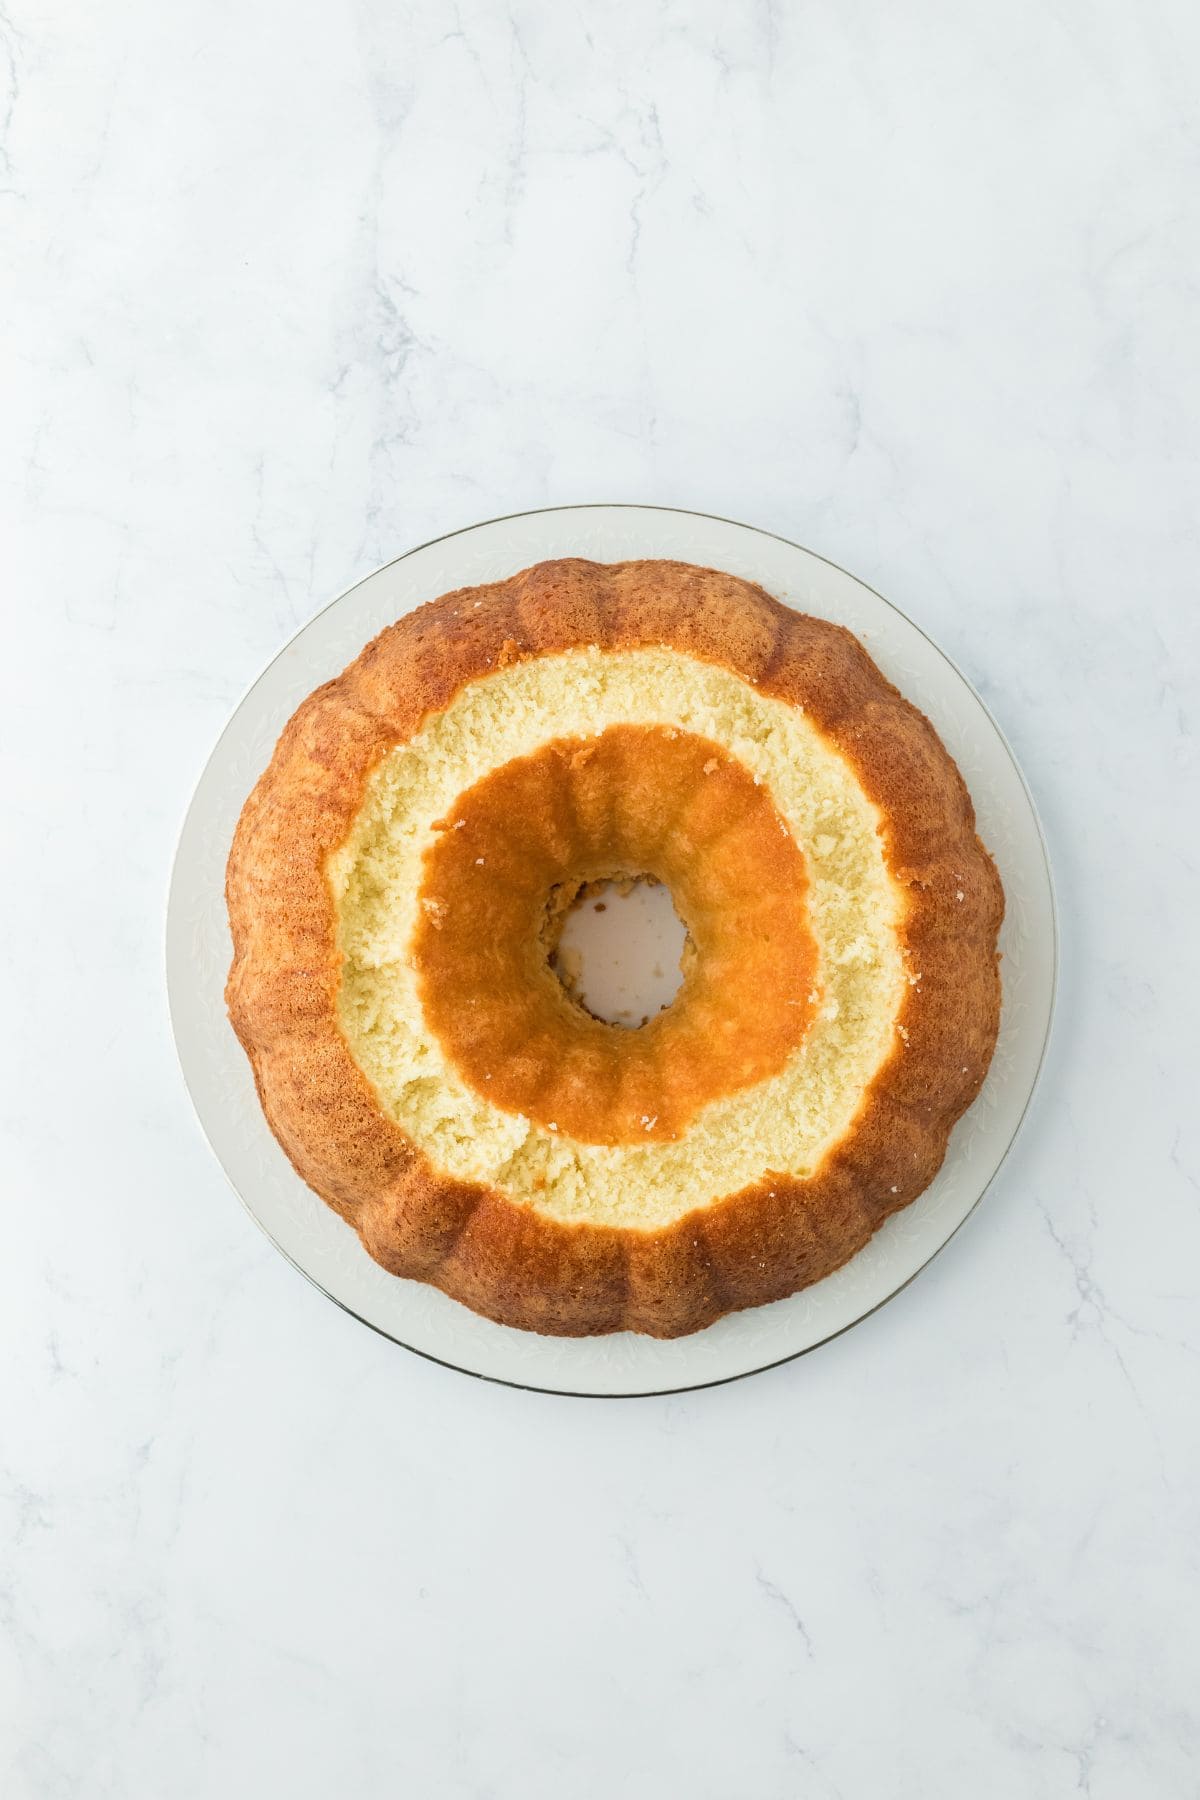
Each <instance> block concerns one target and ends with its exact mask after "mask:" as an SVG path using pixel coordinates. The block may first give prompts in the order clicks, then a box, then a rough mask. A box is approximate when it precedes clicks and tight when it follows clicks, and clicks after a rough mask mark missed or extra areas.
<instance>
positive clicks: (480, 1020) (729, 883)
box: [413, 725, 818, 1144]
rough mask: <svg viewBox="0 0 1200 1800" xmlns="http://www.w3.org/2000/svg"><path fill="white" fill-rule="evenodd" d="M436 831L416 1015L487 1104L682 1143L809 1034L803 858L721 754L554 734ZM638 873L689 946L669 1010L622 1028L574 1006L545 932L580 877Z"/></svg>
mask: <svg viewBox="0 0 1200 1800" xmlns="http://www.w3.org/2000/svg"><path fill="white" fill-rule="evenodd" d="M439 823H440V824H441V827H442V828H441V829H440V830H439V831H438V835H437V837H436V838H435V840H434V842H433V844H432V845H431V847H430V848H429V850H428V851H427V852H426V856H425V880H424V885H423V888H422V890H421V897H420V913H419V916H418V920H417V928H416V935H415V938H414V942H413V957H414V960H415V963H416V967H417V971H418V985H419V990H420V996H421V1004H422V1006H423V1008H424V1011H425V1016H426V1018H427V1019H428V1021H429V1023H430V1025H431V1026H432V1028H433V1030H434V1031H435V1032H436V1033H437V1035H438V1037H439V1038H440V1040H441V1042H442V1044H443V1045H444V1046H445V1048H446V1050H447V1053H448V1055H449V1057H450V1059H451V1061H452V1062H453V1064H454V1066H455V1068H456V1069H457V1070H458V1071H459V1072H460V1073H461V1074H462V1075H463V1077H464V1078H465V1079H466V1080H467V1081H469V1082H470V1083H471V1084H472V1085H473V1086H474V1087H475V1088H476V1090H477V1091H478V1092H479V1093H481V1094H482V1095H483V1097H484V1098H485V1099H486V1100H488V1101H489V1102H491V1103H492V1104H493V1105H496V1106H500V1107H505V1108H508V1109H509V1110H510V1111H512V1112H514V1113H521V1114H524V1115H525V1116H526V1117H528V1118H530V1119H535V1120H537V1121H538V1122H539V1123H541V1124H542V1125H544V1126H545V1127H546V1129H547V1130H550V1131H556V1132H563V1133H567V1134H569V1135H570V1136H572V1137H575V1138H578V1139H580V1140H581V1141H583V1142H585V1143H590V1144H621V1143H627V1144H628V1143H645V1142H647V1141H652V1140H656V1139H669V1138H676V1137H678V1136H679V1134H680V1132H681V1130H682V1129H683V1127H684V1126H686V1125H687V1124H688V1122H689V1121H690V1120H691V1119H692V1118H693V1117H694V1115H695V1114H696V1112H697V1111H698V1110H699V1109H700V1107H702V1106H703V1105H705V1104H706V1102H708V1101H711V1100H713V1099H715V1098H716V1097H717V1096H718V1095H722V1094H728V1093H732V1092H735V1091H736V1090H737V1089H740V1088H745V1087H749V1086H750V1085H752V1084H753V1083H755V1082H758V1081H761V1080H763V1079H764V1078H765V1077H766V1076H768V1075H773V1074H774V1073H775V1072H776V1071H777V1070H778V1069H780V1068H782V1066H783V1064H784V1063H785V1062H786V1060H787V1058H788V1056H789V1055H790V1054H791V1053H792V1051H794V1050H795V1048H796V1046H797V1044H798V1043H799V1042H800V1040H801V1038H802V1037H803V1035H804V1032H805V1030H806V1028H807V1026H808V1022H809V1019H810V1017H811V1016H812V1013H813V1010H814V1004H815V1002H816V1000H817V997H818V996H817V991H816V988H815V985H814V984H815V982H816V978H817V976H816V969H817V951H816V945H815V943H814V941H813V937H812V932H811V930H810V928H809V923H808V909H807V904H806V893H807V886H808V882H807V876H806V873H805V867H804V858H803V855H802V854H801V852H800V850H799V848H798V846H797V844H796V842H795V840H794V839H793V838H792V836H791V834H790V832H789V831H788V829H787V826H786V825H785V824H784V821H783V820H782V818H781V817H780V815H779V813H778V812H777V811H776V810H775V807H774V806H773V804H772V802H771V800H770V797H769V795H768V793H767V790H766V789H765V787H764V786H763V785H762V784H761V783H756V782H755V781H754V779H753V777H752V776H751V775H750V774H749V773H748V771H747V770H746V769H745V768H744V767H743V766H742V765H741V764H740V763H738V762H736V761H734V760H733V758H731V757H730V756H728V755H727V754H726V752H725V751H724V750H723V749H722V748H721V746H720V745H718V744H715V743H713V742H711V740H708V739H705V738H701V737H697V736H696V735H695V734H693V733H691V732H682V731H678V730H676V729H674V728H673V727H667V728H651V727H646V726H638V725H613V726H610V727H609V728H608V730H606V731H604V732H603V733H602V734H601V735H600V736H599V737H596V738H589V739H578V738H576V739H571V738H566V739H562V738H560V739H556V740H554V741H553V742H551V743H549V744H546V745H545V746H544V747H543V748H542V749H541V750H538V751H535V752H534V753H533V754H532V755H530V756H524V757H516V758H514V759H513V760H512V761H510V762H506V763H504V764H503V765H502V766H501V767H500V768H498V769H496V770H494V771H493V772H492V773H491V774H490V775H487V776H485V777H484V778H483V779H482V780H481V781H479V782H477V783H476V784H475V785H474V786H473V787H471V788H469V789H468V790H467V791H466V793H464V794H463V795H461V796H460V798H459V800H458V801H457V803H456V805H455V807H454V810H453V812H452V813H451V814H449V815H448V816H447V818H446V819H445V820H444V821H441V822H439ZM642 874H647V875H651V876H654V877H655V878H657V879H658V880H660V881H664V882H665V883H666V884H667V885H668V887H669V888H670V890H671V892H672V894H673V896H674V898H675V902H676V905H677V907H678V910H679V913H680V915H681V917H682V919H683V922H684V924H685V925H686V927H687V930H688V934H689V937H690V939H691V943H692V946H693V947H694V954H693V955H692V956H691V957H690V958H689V967H688V971H687V975H686V978H685V981H684V984H683V987H682V989H681V991H680V992H679V994H678V995H677V996H676V998H675V1000H674V1001H673V1003H672V1004H671V1006H669V1007H668V1008H667V1009H666V1010H665V1011H664V1012H661V1013H659V1014H658V1016H657V1017H656V1018H654V1019H652V1020H650V1021H648V1022H647V1023H646V1024H645V1025H644V1026H643V1027H642V1028H641V1029H640V1030H628V1029H626V1028H624V1027H622V1026H619V1025H612V1024H607V1023H605V1022H603V1021H602V1020H599V1019H596V1018H593V1017H592V1016H591V1015H590V1014H589V1013H587V1012H585V1011H584V1009H583V1008H582V1007H581V1006H580V1005H578V1004H576V1003H575V1002H574V1001H572V999H571V998H570V997H569V995H568V994H567V992H566V990H565V989H564V987H563V985H562V983H561V982H560V981H559V980H558V979H557V978H556V976H555V974H554V971H553V969H552V967H551V965H550V961H549V959H548V955H547V949H548V927H551V926H552V924H553V921H554V916H555V906H554V903H555V902H556V901H558V902H559V903H560V904H561V901H562V900H564V899H566V898H568V897H569V894H570V893H571V892H573V891H577V890H578V888H579V887H580V886H581V885H582V884H583V883H585V882H589V881H594V880H599V879H603V878H606V877H609V876H617V877H620V876H627V875H634V876H637V875H642ZM564 890H566V892H564ZM548 902H549V903H550V905H549V907H548Z"/></svg>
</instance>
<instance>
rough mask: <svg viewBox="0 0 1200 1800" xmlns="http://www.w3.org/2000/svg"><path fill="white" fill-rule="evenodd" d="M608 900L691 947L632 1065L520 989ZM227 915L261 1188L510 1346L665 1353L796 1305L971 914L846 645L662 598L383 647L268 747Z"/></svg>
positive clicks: (960, 959) (589, 581)
mask: <svg viewBox="0 0 1200 1800" xmlns="http://www.w3.org/2000/svg"><path fill="white" fill-rule="evenodd" d="M640 876H650V877H653V878H656V879H657V880H659V881H662V882H664V883H666V884H667V886H668V888H669V889H670V892H671V895H672V897H673V899H674V901H675V904H676V907H677V910H678V912H679V915H680V917H681V919H682V920H683V922H684V924H685V925H686V927H687V931H688V943H687V948H686V951H685V961H684V977H683V981H682V985H681V986H680V989H679V992H678V994H677V996H676V998H675V999H674V1000H673V1001H672V1002H671V1004H670V1005H669V1006H667V1007H666V1008H665V1009H664V1010H663V1011H662V1012H660V1013H658V1014H657V1015H656V1016H655V1017H654V1018H653V1019H652V1020H650V1021H648V1022H647V1023H645V1024H644V1025H642V1026H641V1027H640V1028H636V1029H629V1028H626V1027H623V1026H621V1025H618V1024H611V1023H607V1022H605V1021H603V1020H601V1019H598V1018H596V1017H593V1016H592V1015H591V1014H590V1013H588V1012H587V1011H586V1010H585V1008H584V1007H583V1005H582V1004H581V1003H580V1002H579V1001H578V1000H577V999H576V998H575V997H573V995H572V993H571V992H569V991H568V988H567V987H566V986H564V984H563V982H562V981H560V980H559V978H558V976H557V974H556V972H555V968H554V964H553V951H554V947H555V940H556V934H557V932H558V930H559V928H560V927H561V922H562V918H563V915H564V913H565V911H566V910H567V908H568V907H569V906H570V904H571V902H572V900H573V899H574V898H575V896H576V895H577V894H578V893H579V892H580V890H581V889H582V888H583V887H584V885H585V884H589V883H593V882H596V881H601V880H605V879H608V878H620V877H640ZM227 898H228V905H229V917H230V923H231V927H232V932H233V943H234V959H233V966H232V969H231V971H230V976H229V983H228V989H227V998H228V1003H229V1011H230V1016H231V1019H232V1021H233V1025H234V1028H235V1030H236V1031H237V1034H238V1036H239V1038H240V1039H241V1042H242V1044H243V1046H244V1047H245V1050H246V1052H247V1055H248V1056H249V1058H250V1061H251V1063H252V1065H253V1069H254V1076H255V1080H256V1082H257V1084H258V1092H259V1096H260V1099H261V1102H262V1106H263V1109H264V1112H265V1114H266V1117H267V1120H268V1122H269V1123H270V1125H271V1128H272V1130H273V1131H274V1133H275V1135H276V1137H277V1138H278V1140H279V1142H280V1144H281V1145H282V1146H283V1148H284V1150H285V1151H286V1152H287V1154H288V1156H289V1157H290V1158H291V1160H292V1162H293V1163H294V1165H295V1167H296V1169H297V1170H298V1171H299V1173H300V1174H301V1175H302V1176H303V1178H304V1180H305V1181H306V1182H308V1183H309V1185H310V1186H311V1187H312V1188H314V1189H315V1190H316V1192H317V1193H318V1194H320V1195H321V1196H322V1197H323V1198H324V1199H325V1200H326V1201H328V1203H329V1204H330V1205H331V1206H333V1207H334V1208H336V1210H337V1211H338V1212H339V1213H340V1214H341V1215H342V1217H343V1218H344V1219H345V1220H347V1222H348V1223H349V1224H351V1225H352V1226H353V1227H354V1228H355V1230H356V1231H357V1232H358V1233H359V1236H360V1237H361V1239H362V1242H363V1244H364V1246H365V1247H366V1249H367V1250H368V1251H369V1252H370V1254H371V1255H372V1256H373V1257H375V1258H376V1259H377V1260H378V1261H379V1262H380V1263H382V1264H383V1266H384V1267H385V1268H387V1269H389V1270H391V1271H392V1272H393V1273H394V1274H396V1275H400V1276H407V1277H410V1278H414V1279H416V1280H420V1281H427V1282H432V1283H434V1284H435V1285H436V1286H437V1287H439V1288H441V1289H442V1290H443V1291H444V1292H445V1293H447V1294H449V1295H451V1296H452V1297H453V1298H454V1299H456V1300H459V1301H462V1302H463V1303H464V1304H465V1305H467V1306H469V1307H472V1308H474V1309H475V1310H476V1311H478V1312H481V1313H484V1314H486V1315H487V1316H488V1317H489V1318H492V1319H495V1320H498V1321H500V1322H501V1323H503V1324H506V1325H513V1326H519V1327H523V1328H525V1329H527V1330H532V1331H540V1332H549V1333H558V1334H562V1335H572V1336H581V1335H586V1334H590V1333H600V1332H612V1331H621V1330H631V1331H640V1332H646V1333H650V1334H652V1335H654V1336H658V1337H673V1336H679V1335H682V1334H684V1333H687V1332H692V1331H696V1330H698V1329H700V1328H701V1327H703V1326H706V1325H709V1324H711V1323H712V1322H713V1321H714V1320H716V1319H718V1318H720V1317H721V1315H722V1314H724V1313H727V1312H729V1311H732V1310H734V1309H736V1308H740V1307H746V1306H756V1305H760V1304H762V1303H763V1302H766V1301H771V1300H777V1299H780V1298H781V1297H783V1296H785V1295H788V1294H791V1293H794V1292H795V1291H796V1290H797V1289H799V1288H802V1287H804V1286H806V1285H807V1284H809V1283H810V1282H814V1281H818V1280H820V1279H821V1278H822V1277H823V1276H825V1275H828V1274H829V1273H830V1272H831V1271H833V1270H834V1269H836V1268H838V1267H839V1265H840V1264H842V1263H844V1262H845V1261H846V1260H847V1259H848V1258H849V1257H851V1256H853V1255H854V1254H855V1252H856V1251H857V1250H859V1249H860V1248H861V1247H862V1245H863V1244H865V1243H866V1242H867V1240H868V1239H869V1238H870V1237H871V1235H872V1233H873V1232H875V1231H876V1230H877V1229H878V1227H879V1226H880V1225H881V1224H882V1223H883V1221H884V1220H885V1219H886V1218H887V1217H888V1216H889V1215H890V1214H891V1213H894V1212H895V1211H896V1210H897V1209H898V1208H900V1207H903V1206H906V1205H908V1203H909V1202H910V1201H912V1200H913V1199H914V1198H915V1197H916V1196H917V1195H918V1194H919V1193H920V1192H921V1191H922V1189H923V1188H924V1187H925V1186H926V1185H927V1184H928V1183H929V1181H930V1180H931V1179H932V1177H933V1175H934V1174H935V1173H936V1171H937V1169H938V1167H939V1165H940V1164H941V1162H942V1158H943V1156H944V1154H945V1149H946V1142H947V1138H948V1136H949V1133H950V1130H951V1127H952V1126H953V1124H954V1122H955V1120H956V1119H957V1118H958V1117H959V1116H960V1114H961V1113H962V1112H963V1111H964V1109H965V1108H966V1107H967V1106H968V1105H969V1104H970V1102H971V1101H972V1099H973V1098H974V1097H975V1095H976V1093H977V1092H978V1090H979V1087H980V1084H981V1083H982V1081H983V1078H984V1075H985V1073H986V1071H987V1067H988V1062H989V1059H990V1057H991V1054H992V1050H993V1046H994V1044H995V1039H996V1032H997V1026H998V1020H999V1005H1000V987H999V978H998V968H997V951H996V939H997V933H998V930H999V926H1000V920H1001V915H1002V911H1003V898H1002V893H1001V888H1000V883H999V880H998V878H997V875H996V871H995V868H994V867H993V864H992V862H991V859H990V858H989V856H988V855H987V852H986V851H985V850H984V848H983V847H982V845H981V844H980V842H979V840H978V838H977V836H976V833H975V818H974V812H973V809H972V805H971V801H970V797H969V795H968V794H967V791H966V788H965V786H964V785H963V782H962V779H961V777H960V775H959V773H958V770H957V769H956V767H955V765H954V763H953V762H952V761H951V759H950V757H949V755H948V754H947V752H946V750H945V749H944V748H943V746H942V744H941V743H940V741H939V739H938V738H937V736H936V734H935V732H934V730H933V728H932V726H931V725H930V724H929V722H928V720H927V719H926V718H924V716H923V715H922V714H921V713H919V712H918V711H916V710H915V708H914V707H912V706H911V705H909V704H908V703H907V702H906V701H905V700H904V699H903V698H902V697H901V696H900V695H899V694H898V693H897V691H896V689H895V688H894V687H892V685H891V684H890V683H889V682H888V681H887V680H886V679H885V678H884V676H883V675H882V674H881V673H880V671H879V669H878V668H877V667H876V666H875V664H874V663H873V662H872V661H871V659H870V657H869V656H868V655H867V653H866V652H865V650H864V649H863V648H862V646H861V645H860V644H859V643H858V641H857V640H856V639H855V638H854V637H853V636H851V634H850V633H849V632H847V631H845V630H843V629H842V628H841V627H839V626H836V625H832V624H829V623H827V622H825V621H822V620H819V619H813V618H808V617H805V616H804V615H802V614H798V613H795V612H793V611H791V610H790V609H789V608H787V607H785V606H783V605H781V604H780V603H779V602H777V601H776V600H774V599H772V598H771V597H770V595H768V594H766V593H764V592H763V591H762V589H761V588H758V587H755V586H752V585H751V584H750V583H748V582H745V581H741V580H738V579H735V578H734V577H732V576H730V575H725V574H721V573H719V572H718V571H716V570H712V569H702V568H693V567H690V566H688V565H686V564H682V563H675V562H658V561H648V562H629V563H621V564H616V565H604V564H598V563H591V562H585V561H578V560H567V561H559V562H549V563H542V564H539V565H538V566H536V567H534V568H531V569H527V570H525V571H524V572H523V573H521V574H519V575H515V576H513V577H512V578H511V579H510V580H507V581H502V582H498V583H495V584H493V585H489V586H486V587H477V588H467V589H462V590H460V591H458V592H455V593H451V594H446V595H444V596H443V597H442V598H441V599H439V600H435V601H433V602H432V603H430V604H429V605H426V606H423V607H421V608H419V609H418V610H417V611H416V612H413V613H411V614H409V615H408V616H406V617H404V618H402V619H400V620H399V621H398V622H397V623H396V624H394V625H392V626H390V627H389V628H388V629H387V630H386V631H384V632H383V633H382V634H381V635H380V636H379V637H377V638H376V639H375V641H374V642H373V643H371V644H369V645H368V646H367V648H366V649H365V650H364V651H363V652H362V654H361V655H360V656H359V657H358V658H357V660H356V661H355V662H353V663H351V665H350V667H349V668H348V669H346V670H345V672H344V673H343V674H342V675H340V676H339V677H338V678H337V679H336V680H335V681H331V682H329V683H328V684H327V685H326V686H324V687H322V688H319V689H318V690H317V692H316V693H314V694H312V695H311V696H310V697H309V698H308V699H307V700H306V701H305V702H304V704H303V705H302V706H301V707H300V708H299V709H298V711H297V712H296V714H295V715H294V717H293V718H292V720H291V721H290V723H289V724H288V726H287V728H286V729H285V731H284V733H283V735H282V737H281V738H280V740H279V743H278V745H277V747H276V750H275V753H274V756H273V758H272V760H271V763H270V766H269V768H268V769H267V770H266V773H265V774H264V775H263V776H262V778H261V779H260V781H259V782H258V785H257V786H256V787H255V789H254V791H253V793H252V794H251V795H250V798H249V799H248V800H247V802H246V805H245V808H244V810H243V812H242V816H241V819H240V821H239V824H238V827H237V832H236V835H235V839H234V843H233V848H232V852H231V855H230V858H229V867H228V878H227Z"/></svg>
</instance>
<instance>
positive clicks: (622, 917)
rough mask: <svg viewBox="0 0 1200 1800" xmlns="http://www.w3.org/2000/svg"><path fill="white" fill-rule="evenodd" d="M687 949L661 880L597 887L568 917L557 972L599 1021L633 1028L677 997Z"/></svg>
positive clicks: (631, 880)
mask: <svg viewBox="0 0 1200 1800" xmlns="http://www.w3.org/2000/svg"><path fill="white" fill-rule="evenodd" d="M686 943H687V930H686V927H685V926H684V924H683V921H682V920H681V919H680V917H679V914H678V913H677V912H676V911H675V908H674V905H673V904H672V901H671V891H670V889H669V888H667V887H665V886H664V885H663V883H662V882H661V881H656V880H655V879H654V877H653V876H651V875H640V876H636V877H631V878H628V879H622V880H619V881H594V882H589V883H588V884H587V885H586V887H584V888H583V889H582V890H581V891H580V893H579V894H578V896H577V897H576V899H575V901H574V903H573V905H572V906H571V907H570V909H569V911H568V912H567V914H566V916H565V918H564V920H563V927H562V932H561V934H560V936H559V939H558V943H557V945H556V946H555V950H554V954H553V956H552V958H551V967H552V968H553V969H554V972H555V974H556V975H557V976H558V978H559V980H560V981H561V982H562V984H563V986H564V987H565V988H566V990H567V992H568V993H569V994H570V995H571V997H572V999H573V1000H575V1001H577V1002H578V1003H579V1005H580V1006H583V1007H586V1009H587V1011H588V1012H590V1013H591V1014H592V1015H593V1017H594V1018H597V1019H603V1020H605V1021H606V1022H607V1023H608V1024H610V1025H624V1026H627V1027H629V1028H630V1029H634V1028H636V1027H637V1026H639V1025H645V1024H646V1022H647V1020H649V1019H652V1018H653V1017H654V1015H655V1014H656V1013H659V1012H661V1011H662V1010H663V1008H664V1007H665V1006H670V1004H671V1002H672V1000H673V999H674V998H675V996H676V994H677V993H678V992H679V988H680V984H681V983H682V981H683V970H682V967H681V960H682V957H683V953H684V946H685V945H686Z"/></svg>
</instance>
